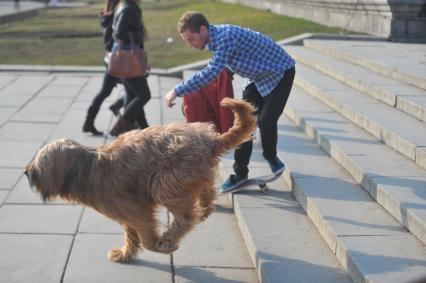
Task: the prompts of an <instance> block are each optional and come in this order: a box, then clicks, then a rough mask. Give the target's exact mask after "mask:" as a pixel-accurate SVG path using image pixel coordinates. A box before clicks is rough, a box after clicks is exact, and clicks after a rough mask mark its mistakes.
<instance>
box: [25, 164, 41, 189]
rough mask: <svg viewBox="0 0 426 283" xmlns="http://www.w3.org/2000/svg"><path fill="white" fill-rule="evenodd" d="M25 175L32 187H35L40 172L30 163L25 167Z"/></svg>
mask: <svg viewBox="0 0 426 283" xmlns="http://www.w3.org/2000/svg"><path fill="white" fill-rule="evenodd" d="M24 174H25V176H27V179H28V183H29V184H30V187H34V186H35V185H36V184H37V180H38V174H37V171H36V170H35V169H34V167H33V166H32V165H31V164H29V165H27V167H25V171H24Z"/></svg>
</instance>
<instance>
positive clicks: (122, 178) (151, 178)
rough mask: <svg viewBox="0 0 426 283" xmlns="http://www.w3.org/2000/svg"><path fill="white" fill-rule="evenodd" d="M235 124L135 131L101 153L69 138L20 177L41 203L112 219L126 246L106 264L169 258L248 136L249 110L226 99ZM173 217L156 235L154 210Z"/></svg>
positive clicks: (47, 149) (205, 212) (208, 207)
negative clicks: (145, 255)
mask: <svg viewBox="0 0 426 283" xmlns="http://www.w3.org/2000/svg"><path fill="white" fill-rule="evenodd" d="M221 104H222V106H224V107H228V108H230V109H231V110H232V111H233V112H234V126H233V127H232V128H231V129H230V130H229V131H228V132H227V133H224V134H222V135H219V134H218V133H217V132H215V131H214V128H213V126H212V125H210V124H208V123H189V124H186V123H181V124H178V123H173V124H169V125H166V126H156V127H150V128H147V129H144V130H135V131H131V132H128V133H126V134H123V135H121V136H119V137H118V138H117V139H116V140H115V141H114V142H112V143H111V144H109V145H106V146H101V147H99V148H92V147H86V146H83V145H81V144H79V143H77V142H75V141H72V140H69V139H60V140H57V141H54V142H52V143H50V144H47V145H45V146H44V147H43V148H42V149H40V150H39V152H38V153H37V155H36V157H35V158H34V160H33V161H32V162H31V163H30V164H28V165H27V167H26V171H25V174H26V175H27V177H28V180H29V183H30V186H31V187H34V186H35V187H36V190H37V192H38V193H39V194H40V196H41V198H42V200H43V201H44V202H46V201H49V200H51V199H52V198H54V197H60V198H62V199H65V200H68V201H72V202H76V203H80V204H83V205H86V206H90V207H93V208H94V209H96V210H97V211H99V212H100V213H102V214H104V215H106V216H107V217H109V218H111V219H113V220H116V221H118V222H119V223H120V224H122V225H123V227H124V230H125V241H124V246H123V247H122V248H121V249H112V250H110V251H109V254H108V257H109V259H110V260H112V261H119V262H128V261H130V260H132V259H133V258H134V257H135V256H136V253H137V251H138V249H142V248H146V249H149V250H152V251H155V252H162V253H171V252H173V251H174V250H176V249H177V248H178V245H179V241H180V240H181V239H182V237H183V236H184V235H185V234H186V233H188V232H189V231H190V230H191V229H192V228H193V227H194V226H195V224H197V223H199V222H201V221H202V220H204V219H205V218H207V217H208V216H209V214H210V213H211V212H212V211H213V208H214V205H213V203H212V202H213V201H214V200H215V198H216V189H215V188H214V183H215V175H216V170H217V165H218V163H219V157H220V156H221V155H223V154H224V153H225V152H226V151H228V150H229V149H231V148H235V147H237V146H238V145H239V144H241V143H243V142H244V141H247V140H248V139H250V135H251V134H252V132H253V131H254V129H255V124H256V121H255V117H254V116H253V115H252V114H251V113H252V112H253V107H252V106H251V105H250V104H249V103H247V102H244V101H239V100H234V99H229V98H225V99H224V100H223V101H222V103H221ZM162 206H164V207H166V208H167V209H168V210H169V211H170V212H171V213H172V214H173V216H174V218H173V222H172V224H171V225H170V227H169V228H168V230H166V231H165V232H164V233H163V234H162V235H160V232H159V228H160V222H159V221H158V220H157V219H156V218H155V214H156V212H157V211H158V210H159V208H160V207H162Z"/></svg>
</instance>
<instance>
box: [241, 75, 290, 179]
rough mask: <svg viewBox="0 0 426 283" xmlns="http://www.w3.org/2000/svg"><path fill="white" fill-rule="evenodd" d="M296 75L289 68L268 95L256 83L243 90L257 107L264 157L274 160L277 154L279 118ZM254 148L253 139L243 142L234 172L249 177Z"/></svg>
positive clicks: (247, 98)
mask: <svg viewBox="0 0 426 283" xmlns="http://www.w3.org/2000/svg"><path fill="white" fill-rule="evenodd" d="M294 75H295V68H294V67H293V68H291V69H288V70H287V71H286V72H285V73H284V77H283V78H282V79H281V81H280V82H279V83H278V85H277V86H276V87H275V88H274V89H273V90H272V92H271V93H269V94H268V95H267V96H265V97H262V96H261V95H260V93H259V91H258V90H257V88H256V86H255V84H254V83H251V84H249V85H248V86H247V87H246V88H245V89H244V91H243V99H244V100H246V101H249V102H250V103H252V104H253V105H254V106H255V107H256V108H257V115H258V127H259V129H260V137H261V142H262V150H263V157H264V158H265V159H266V160H274V158H275V157H276V156H277V140H278V129H277V124H278V119H279V118H280V116H281V114H282V113H283V111H284V107H285V104H286V103H287V99H288V97H289V96H290V91H291V87H292V86H293V80H294ZM252 149H253V141H251V140H250V141H248V142H245V143H243V144H242V145H241V146H240V147H239V148H238V149H236V150H235V153H234V160H235V162H234V166H233V167H234V172H235V173H236V174H237V175H239V176H240V177H247V175H248V171H249V170H248V164H249V162H250V157H251V153H252Z"/></svg>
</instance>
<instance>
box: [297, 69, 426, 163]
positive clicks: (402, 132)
mask: <svg viewBox="0 0 426 283" xmlns="http://www.w3.org/2000/svg"><path fill="white" fill-rule="evenodd" d="M299 74H300V72H299ZM302 76H303V72H302ZM298 80H299V81H300V80H304V79H301V78H300V77H299V79H298ZM298 80H296V84H299V83H298ZM304 82H305V83H304V84H306V85H310V87H309V88H307V89H306V90H307V91H309V92H310V93H311V94H312V95H313V96H315V97H316V98H318V99H320V100H321V101H322V102H324V103H325V104H327V105H328V106H330V107H331V108H333V109H334V110H336V111H338V112H339V113H340V114H341V115H343V116H344V117H346V118H347V119H349V120H351V121H352V122H354V123H355V124H357V125H358V126H360V127H361V128H363V129H365V130H367V131H368V132H370V133H371V134H373V135H374V136H375V137H377V138H379V139H381V140H382V141H383V142H385V143H386V144H388V145H389V146H391V147H392V148H394V149H395V150H397V151H399V152H401V153H402V154H404V155H406V156H407V157H409V158H410V159H412V160H415V159H416V147H417V146H423V144H426V135H418V134H417V133H418V132H419V131H421V132H426V125H425V124H424V123H422V122H420V121H419V120H417V119H415V118H413V117H410V116H408V115H407V114H405V113H403V112H402V111H400V110H397V109H395V108H393V107H391V106H387V105H385V104H378V103H377V101H376V100H374V99H373V98H370V97H368V96H366V95H363V94H362V93H359V96H363V97H364V99H365V103H354V102H351V103H349V102H345V101H343V100H341V98H340V97H338V96H333V93H332V92H325V90H323V89H321V88H317V87H316V86H313V85H312V84H311V83H310V82H308V81H304ZM390 113H391V115H390ZM423 129H424V131H422V130H423Z"/></svg>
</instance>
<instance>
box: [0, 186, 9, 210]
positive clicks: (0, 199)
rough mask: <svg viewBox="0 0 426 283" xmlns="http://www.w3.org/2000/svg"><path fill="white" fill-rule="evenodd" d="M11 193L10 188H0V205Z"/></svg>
mask: <svg viewBox="0 0 426 283" xmlns="http://www.w3.org/2000/svg"><path fill="white" fill-rule="evenodd" d="M9 193H10V191H9V190H4V189H0V206H1V205H2V204H3V202H4V200H5V199H6V197H7V195H8V194H9Z"/></svg>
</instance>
